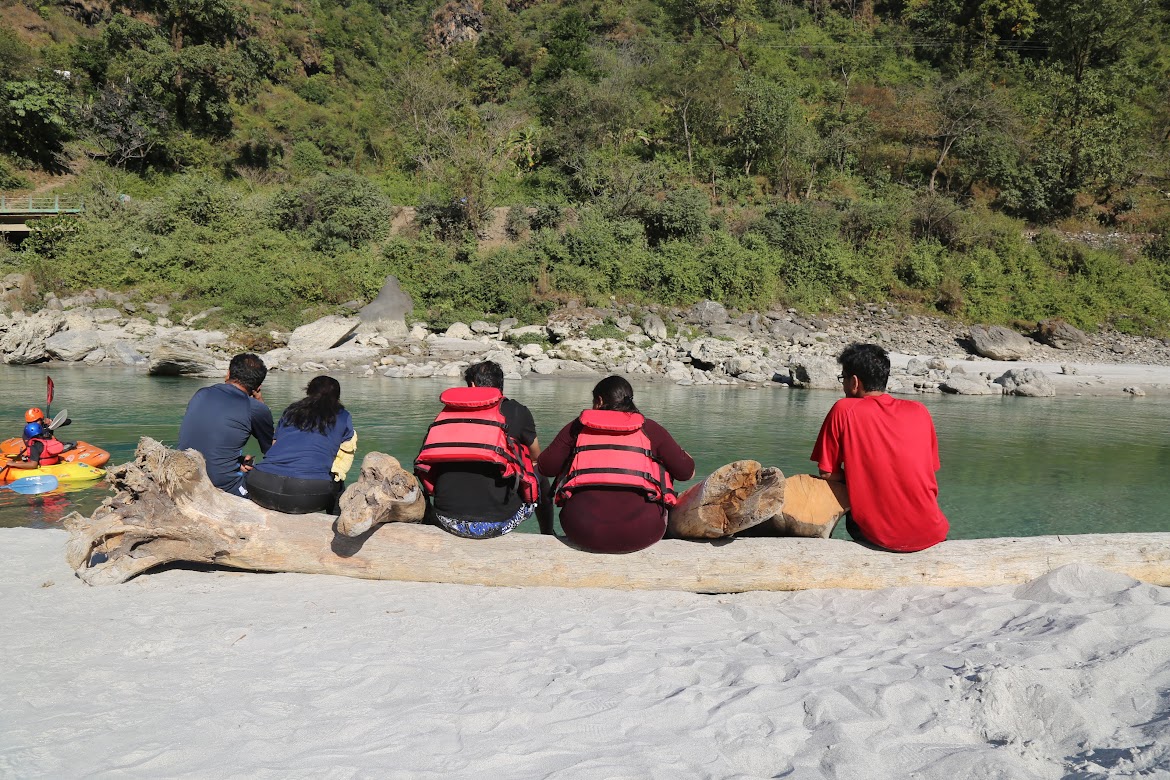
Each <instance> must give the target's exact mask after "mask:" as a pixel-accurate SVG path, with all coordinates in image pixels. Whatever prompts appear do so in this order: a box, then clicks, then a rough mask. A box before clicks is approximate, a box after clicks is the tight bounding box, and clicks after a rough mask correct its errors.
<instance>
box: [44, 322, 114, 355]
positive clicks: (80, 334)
mask: <svg viewBox="0 0 1170 780" xmlns="http://www.w3.org/2000/svg"><path fill="white" fill-rule="evenodd" d="M100 346H101V339H100V338H99V336H98V333H97V331H93V330H67V331H64V332H62V333H56V334H54V335H52V336H50V337H49V338H47V339H45V351H46V352H48V353H49V356H50V357H55V358H57V359H58V360H65V361H68V362H70V363H72V362H74V361H77V360H82V359H84V358H85V356H86V355H88V354H89V353H91V352H93V351H94V350H95V349H97V348H98V347H100Z"/></svg>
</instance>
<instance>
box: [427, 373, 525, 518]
mask: <svg viewBox="0 0 1170 780" xmlns="http://www.w3.org/2000/svg"><path fill="white" fill-rule="evenodd" d="M439 400H440V401H442V402H443V411H441V412H439V416H438V417H436V418H435V421H434V422H433V423H431V427H430V428H428V429H427V437H426V439H425V440H424V441H423V446H422V450H420V451H419V453H418V457H417V458H415V460H414V473H415V475H416V476H417V477H418V479H419V482H421V483H422V486H423V490H425V491H426V492H427V495H434V493H435V485H434V480H433V478H432V468H433V467H434V466H439V465H444V464H448V463H494V464H496V465H497V466H499V467H500V476H501V477H504V478H508V477H512V478H514V479H516V481H517V483H518V484H517V490H518V491H519V493H520V497H521V498H522V499H523V500H524V502H525V503H528V504H535V503H536V499H537V496H539V495H540V488H539V487H538V484H537V481H536V469H535V468H534V467H533V465H532V453H530V452H529V451H528V447H527V445H524V444H521V443H520V442H519V441H517V440H516V439H514V438H513V437H511V436H509V435H508V425H507V422H506V421H505V420H504V415H503V414H501V413H500V404H501V403H502V402H503V400H504V394H503V393H501V392H500V391H499V390H498V389H496V388H494V387H452V388H451V389H449V390H444V391H443V394H442V395H440V396H439Z"/></svg>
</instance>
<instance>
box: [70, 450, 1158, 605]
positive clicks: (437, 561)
mask: <svg viewBox="0 0 1170 780" xmlns="http://www.w3.org/2000/svg"><path fill="white" fill-rule="evenodd" d="M109 479H110V481H111V483H112V484H113V485H114V487H115V488H117V489H118V494H117V495H116V496H115V497H113V498H112V499H109V500H107V502H106V504H104V505H103V506H102V507H100V508H99V509H98V510H97V511H95V512H94V514H93V516H92V517H91V518H89V519H86V518H84V517H81V516H80V515H77V514H74V515H72V516H70V517H69V518H67V520H66V528H67V529H68V530H69V532H70V538H69V542H68V546H67V550H66V555H67V558H68V560H69V563H70V565H71V566H73V568H74V569H75V570H76V571H77V573H78V576H80V577H81V578H82V579H83V580H84V581H85V582H88V583H90V584H101V583H116V582H123V581H125V580H127V579H130V578H131V577H133V576H135V575H137V574H141V573H142V572H145V571H147V570H149V569H152V568H154V567H156V566H159V565H162V564H165V563H169V562H179V561H193V562H203V563H212V564H219V565H223V566H231V567H235V568H238V569H246V570H252V571H273V572H300V573H306V574H339V575H345V576H349V577H363V578H367V579H384V580H412V581H416V582H449V583H459V584H464V585H502V586H513V587H515V586H558V587H581V588H584V587H589V588H623V589H651V590H684V591H693V592H699V593H733V592H739V591H749V590H803V589H808V588H863V589H872V588H885V587H892V586H900V585H937V586H946V587H956V586H987V585H1009V584H1016V583H1022V582H1027V581H1029V580H1032V579H1034V578H1036V577H1038V576H1040V575H1042V574H1044V573H1046V572H1049V571H1052V570H1053V569H1056V568H1058V567H1060V566H1064V565H1066V564H1070V563H1085V564H1091V565H1093V566H1098V567H1101V568H1104V569H1108V570H1111V571H1116V572H1120V573H1123V574H1127V575H1129V576H1131V577H1134V578H1136V579H1139V580H1143V581H1145V582H1149V583H1153V584H1156V585H1170V533H1152V534H1088V535H1084V536H1037V537H1030V538H1023V539H976V540H967V541H953V542H943V543H942V544H940V545H937V546H935V547H933V548H931V549H929V550H924V551H923V552H918V553H911V554H899V553H885V552H880V551H877V550H872V549H870V548H867V547H864V546H862V545H860V544H855V543H853V542H849V541H845V540H838V539H796V538H790V539H731V540H719V541H715V542H689V541H679V540H667V541H663V542H659V543H658V544H656V545H654V546H653V547H650V548H649V549H647V550H643V551H641V552H637V553H631V554H628V555H595V554H591V553H586V552H582V551H580V550H576V549H574V548H572V547H570V546H569V545H567V544H565V542H564V541H563V540H560V539H556V538H552V537H548V536H538V535H536V534H517V533H512V534H508V535H507V536H503V537H500V538H498V539H490V540H484V541H473V540H468V539H459V538H457V537H455V536H452V535H450V534H447V533H446V532H444V531H442V530H440V529H438V528H434V527H431V526H426V525H418V524H415V523H390V524H387V525H384V526H382V527H380V528H377V529H375V530H372V531H369V532H367V533H366V534H364V535H362V536H360V537H358V538H356V539H353V538H348V537H345V536H340V535H338V534H336V533H335V531H334V528H333V523H332V522H331V521H332V518H330V517H327V516H325V515H280V514H278V513H276V512H269V511H266V510H264V509H261V508H260V507H258V506H256V505H255V504H253V503H251V502H249V501H247V500H246V499H242V498H238V497H235V496H229V495H227V494H226V493H222V492H220V491H218V490H216V489H215V488H214V487H213V486H212V485H211V483H210V482H209V481H208V480H207V477H206V475H205V474H204V471H203V462H202V459H201V458H200V457H199V456H198V455H197V454H195V453H193V452H190V451H187V452H176V451H174V450H170V449H167V448H166V447H164V446H163V445H161V444H159V443H158V442H155V441H152V440H150V439H143V440H142V441H141V443H140V444H139V446H138V451H137V455H136V458H135V460H134V461H133V462H131V463H128V464H124V465H122V466H118V467H116V468H114V469H111V470H110V475H109ZM360 481H361V480H360V479H359V482H360Z"/></svg>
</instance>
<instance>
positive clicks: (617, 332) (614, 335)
mask: <svg viewBox="0 0 1170 780" xmlns="http://www.w3.org/2000/svg"><path fill="white" fill-rule="evenodd" d="M585 335H586V336H588V337H589V338H591V339H617V340H618V341H622V340H624V339H625V337H626V336H627V335H628V334H627V333H626V332H625V331H624V330H622V329H621V328H619V327H618V326H617V323H616V322H614V321H613V317H606V318H605V321H604V322H599V323H597V324H596V325H594V326H592V327H590V328H589V329H588V330H586V331H585Z"/></svg>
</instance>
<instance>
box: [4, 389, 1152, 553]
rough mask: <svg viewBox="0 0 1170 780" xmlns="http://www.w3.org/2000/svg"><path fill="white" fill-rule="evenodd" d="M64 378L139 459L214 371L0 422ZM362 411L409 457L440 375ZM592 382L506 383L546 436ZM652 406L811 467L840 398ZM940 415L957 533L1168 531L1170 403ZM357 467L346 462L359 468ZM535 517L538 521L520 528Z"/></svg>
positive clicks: (92, 419)
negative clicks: (52, 394) (824, 424)
mask: <svg viewBox="0 0 1170 780" xmlns="http://www.w3.org/2000/svg"><path fill="white" fill-rule="evenodd" d="M47 373H51V375H52V377H53V380H54V382H55V383H56V386H57V392H56V398H55V400H54V403H53V410H54V412H56V411H59V410H61V409H65V408H68V410H69V415H70V417H71V418H72V419H73V424H72V425H71V426H70V427H68V428H65V429H63V430H62V432H61V433H62V438H64V439H67V440H68V439H75V438H79V439H84V440H85V441H89V442H91V443H93V444H96V445H98V446H100V447H104V448H105V449H107V450H109V451H110V452H111V453H112V456H113V457H112V458H111V463H121V462H123V461H126V460H129V459H130V458H131V457H132V455H133V451H134V447H135V445H136V443H137V441H138V437H139V436H151V437H154V438H156V439H160V440H161V441H164V442H167V443H169V444H174V442H175V438H176V436H177V434H178V427H179V420H180V418H181V417H182V414H183V410H184V408H185V407H186V404H187V400H188V399H189V398H190V397H191V394H192V393H194V392H195V390H196V389H198V388H199V387H200V386H201V385H203V384H212V381H211V380H190V379H162V378H157V379H156V378H149V377H146V376H143V375H141V374H138V373H135V372H132V371H129V370H119V369H93V368H80V367H68V366H53V367H52V368H51V369H49V370H46V368H44V367H36V366H30V367H3V368H0V398H3V399H4V402H3V404H2V405H0V421H3V425H4V428H3V430H4V432H5V437H7V436H14V435H17V434H18V433H19V431H20V428H21V426H22V425H23V419H24V418H23V412H24V410H25V409H26V408H27V407H29V406H32V405H36V406H43V404H44V400H45V393H44V391H45V375H46V374H47ZM309 378H310V377H309V376H308V375H304V374H297V375H289V374H274V375H272V376H271V377H270V378H269V380H268V381H267V382H266V383H265V385H264V396H265V399H266V400H267V401H268V403H269V405H271V406H272V408H273V410H274V412H275V413H276V414H279V412H280V410H282V409H283V408H284V407H285V405H287V404H288V403H290V402H291V401H294V400H296V399H297V398H299V397H301V390H302V389H303V387H304V385H305V383H306V382H307V381H308V379H309ZM339 379H340V381H341V383H342V401H343V402H344V403H345V404H346V406H347V407H348V408H349V409H350V411H351V412H352V413H353V415H354V419H355V422H356V427H357V430H358V435H359V445H360V447H359V452H358V458H359V460H358V462H359V463H360V458H361V456H362V455H364V454H365V453H366V452H368V451H369V450H372V449H376V450H381V451H384V452H389V453H391V454H393V455H395V456H396V457H398V458H399V459H401V460H403V461H404V462H405V461H409V460H411V459H412V458H413V457H414V454H415V452H416V451H417V447H418V445H419V443H420V442H421V440H422V435H423V431H424V430H425V428H426V426H427V424H428V423H429V422H430V421H431V420H432V419H433V416H434V414H435V413H436V412H437V411H438V403H437V400H436V399H437V396H438V394H439V392H440V391H441V390H442V389H443V388H444V387H447V386H449V382H448V381H446V380H394V379H384V378H381V377H377V378H370V379H364V378H352V377H339ZM591 387H592V382H589V381H564V380H557V381H550V380H526V381H523V382H515V383H511V384H510V385H509V386H508V387H507V388H506V390H507V392H508V394H509V395H511V396H512V397H514V398H516V399H517V400H519V401H520V402H522V403H524V404H527V405H528V406H529V408H531V409H532V412H533V415H534V416H535V417H536V423H537V428H538V431H539V435H540V439H541V441H542V442H544V443H547V442H549V441H551V439H552V437H553V436H554V435H555V434H556V432H557V431H558V430H559V429H560V427H561V426H562V425H564V424H565V423H566V422H567V421H569V420H570V419H571V418H572V417H574V416H575V415H576V414H577V413H579V412H580V410H581V408H582V407H583V406H584V405H585V404H586V403H587V401H588V396H589V390H590V388H591ZM635 395H636V400H637V403H638V405H639V406H640V407H641V408H642V410H643V412H645V413H646V414H647V416H650V417H653V418H654V419H656V420H658V421H659V422H660V423H662V424H663V425H665V426H666V428H667V429H668V430H670V431H671V433H672V434H673V435H674V436H675V438H676V439H678V441H679V442H680V443H681V444H682V445H683V446H684V447H686V448H687V449H688V450H689V451H690V452H691V454H692V455H693V456H694V457H695V461H696V462H697V464H698V473H699V474H705V473H708V472H710V471H711V470H713V469H714V468H716V467H718V466H720V465H723V464H724V463H728V462H730V461H733V460H737V459H739V458H753V459H755V460H759V461H761V462H763V463H764V464H766V465H774V466H779V467H780V468H781V469H783V471H784V473H785V474H796V473H801V472H807V473H811V472H812V471H813V468H812V465H813V464H812V463H811V462H810V461H809V460H808V456H809V453H810V452H811V450H812V444H813V440H814V438H815V437H816V433H817V430H818V429H819V427H820V423H821V419H822V418H823V417H824V415H825V412H826V411H828V409H829V407H830V406H831V405H832V404H833V402H834V401H835V400H836V399H837V395H836V394H835V393H831V392H820V391H791V390H781V389H773V388H766V389H756V390H748V389H742V388H720V387H686V388H684V387H676V386H673V385H659V384H645V385H637V386H636V391H635ZM922 400H924V402H925V403H926V404H927V406H929V408H930V411H931V413H932V414H933V415H934V419H935V426H936V428H937V429H938V434H939V448H940V452H941V458H942V464H943V468H942V471H941V472H940V474H939V482H940V496H941V498H940V500H941V503H942V507H943V510H944V511H945V512H946V513H947V516H948V517H949V518H950V520H951V529H952V533H951V538H977V537H988V536H1031V535H1037V534H1056V533H1065V534H1073V533H1097V532H1120V531H1165V530H1170V521H1168V512H1167V508H1166V507H1167V503H1168V500H1170V480H1167V479H1166V472H1167V468H1168V467H1170V441H1168V440H1167V437H1166V435H1165V433H1166V429H1167V423H1168V422H1170V400H1167V399H1159V398H1150V397H1147V398H1140V399H1130V398H1118V399H1108V400H1106V399H1091V398H1054V399H1036V398H953V397H942V396H927V397H925V398H923V399H922ZM355 473H356V472H351V474H355ZM106 495H108V492H107V491H106V490H105V488H104V487H102V486H97V487H94V488H89V489H86V490H81V491H75V492H70V493H64V494H47V495H44V496H33V497H25V496H17V495H15V494H13V493H11V492H9V491H3V492H0V527H6V526H7V527H11V526H36V527H44V526H54V525H57V524H59V522H60V519H61V517H63V516H64V515H65V514H68V513H69V512H71V511H74V510H78V511H81V512H82V513H84V514H88V513H89V512H91V511H92V510H93V509H94V508H95V507H96V506H97V505H98V504H99V503H101V500H102V499H103V498H104V497H105V496H106ZM526 525H528V524H526Z"/></svg>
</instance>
